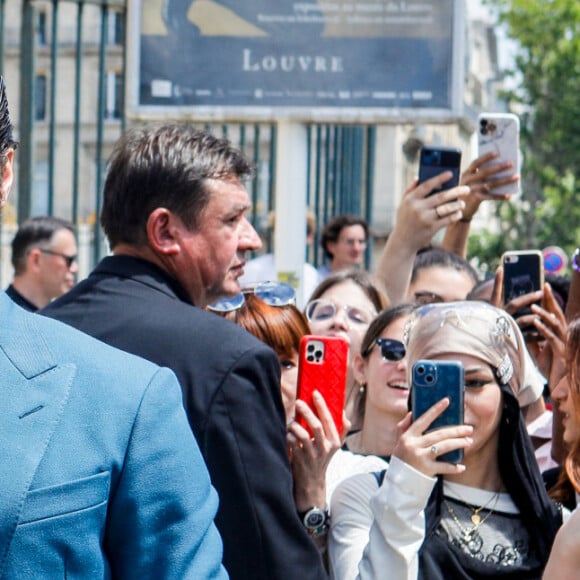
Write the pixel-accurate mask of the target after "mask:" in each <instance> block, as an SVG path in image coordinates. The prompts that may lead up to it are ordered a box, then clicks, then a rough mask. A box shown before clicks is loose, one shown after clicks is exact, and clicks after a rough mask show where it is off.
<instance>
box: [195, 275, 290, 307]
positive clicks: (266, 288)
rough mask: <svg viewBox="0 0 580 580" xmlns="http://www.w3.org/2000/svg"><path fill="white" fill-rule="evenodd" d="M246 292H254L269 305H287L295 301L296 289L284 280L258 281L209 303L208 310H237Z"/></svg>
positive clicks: (242, 302)
mask: <svg viewBox="0 0 580 580" xmlns="http://www.w3.org/2000/svg"><path fill="white" fill-rule="evenodd" d="M246 294H255V295H256V296H257V297H258V298H260V300H262V301H263V302H265V303H266V304H268V305H269V306H288V305H289V304H295V303H296V290H294V288H293V287H292V286H290V284H286V283H285V282H260V283H259V284H256V285H255V286H254V287H253V288H245V289H244V290H242V291H241V292H240V293H239V294H236V295H235V296H234V297H233V298H222V299H221V300H218V301H217V302H214V303H213V304H210V305H209V306H208V307H207V308H208V310H213V311H214V312H233V311H234V310H239V309H240V308H241V307H242V305H243V304H244V302H245V301H246V298H245V295H246Z"/></svg>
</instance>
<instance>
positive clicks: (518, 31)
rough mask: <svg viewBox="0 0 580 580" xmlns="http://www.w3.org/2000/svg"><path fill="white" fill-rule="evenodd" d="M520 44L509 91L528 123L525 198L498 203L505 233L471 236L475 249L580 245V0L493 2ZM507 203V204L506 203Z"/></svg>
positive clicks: (491, 251) (484, 252)
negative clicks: (512, 84) (478, 237)
mask: <svg viewBox="0 0 580 580" xmlns="http://www.w3.org/2000/svg"><path fill="white" fill-rule="evenodd" d="M487 4H488V5H491V6H493V7H495V8H496V9H497V14H498V21H499V23H501V24H502V25H504V26H505V28H506V31H507V34H508V36H509V37H510V38H512V39H514V40H515V41H516V43H517V47H518V48H517V56H516V61H515V67H514V69H513V70H510V71H506V74H507V75H509V76H511V77H512V78H513V80H514V81H515V87H516V88H515V89H513V90H510V91H508V92H507V93H506V94H505V96H506V98H507V100H508V102H509V104H510V108H511V109H512V110H513V111H514V112H516V113H519V114H520V120H521V121H522V132H521V147H522V152H523V158H524V164H523V167H522V190H523V195H522V198H521V199H520V200H514V201H511V202H504V203H503V204H500V205H499V206H498V208H497V212H498V215H499V217H500V218H501V219H502V226H501V232H500V233H499V234H496V235H491V234H484V235H483V236H482V237H481V238H480V239H477V238H476V237H474V239H473V240H471V241H470V252H471V251H472V252H473V253H474V255H479V256H481V257H482V258H483V259H484V260H485V259H486V258H487V257H492V256H493V257H495V256H497V255H498V253H496V252H498V251H499V253H501V251H503V250H504V249H522V248H534V247H535V248H543V247H546V246H549V245H554V244H556V245H559V246H562V247H563V248H564V249H565V250H567V251H568V252H569V253H571V251H572V250H573V249H574V248H575V247H577V246H579V245H580V187H579V185H580V184H579V170H580V2H578V0H488V1H487ZM506 206H509V207H506Z"/></svg>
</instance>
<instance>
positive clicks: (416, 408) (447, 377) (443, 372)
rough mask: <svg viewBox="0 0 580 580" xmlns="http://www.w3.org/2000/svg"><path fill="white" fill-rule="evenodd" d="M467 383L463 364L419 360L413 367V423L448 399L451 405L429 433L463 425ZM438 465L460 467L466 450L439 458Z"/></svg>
mask: <svg viewBox="0 0 580 580" xmlns="http://www.w3.org/2000/svg"><path fill="white" fill-rule="evenodd" d="M464 389H465V380H464V376H463V364H462V363H461V362H459V361H438V360H419V361H417V362H416V363H415V364H414V365H413V371H412V388H411V407H412V410H413V421H414V420H416V419H417V418H418V417H420V416H421V415H423V413H425V412H426V411H427V410H428V409H430V408H431V407H432V406H433V405H434V404H435V403H437V402H438V401H440V400H441V399H443V398H444V397H449V399H450V404H449V407H447V409H445V411H444V412H443V413H442V414H441V415H439V417H437V419H435V421H433V423H431V425H430V426H429V428H428V429H427V431H426V432H429V431H434V430H435V429H439V428H441V427H449V426H452V425H463V402H464V397H463V394H464ZM437 460H438V461H445V462H447V463H461V462H462V461H463V449H456V450H454V451H450V452H449V453H444V454H443V455H440V456H438V457H437Z"/></svg>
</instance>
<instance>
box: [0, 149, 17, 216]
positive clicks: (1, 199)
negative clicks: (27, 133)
mask: <svg viewBox="0 0 580 580" xmlns="http://www.w3.org/2000/svg"><path fill="white" fill-rule="evenodd" d="M4 157H5V161H4V164H3V165H2V176H1V178H0V207H2V206H3V205H4V204H5V203H6V200H7V199H8V194H9V193H10V189H11V188H12V183H13V182H14V149H8V151H6V153H5V154H4Z"/></svg>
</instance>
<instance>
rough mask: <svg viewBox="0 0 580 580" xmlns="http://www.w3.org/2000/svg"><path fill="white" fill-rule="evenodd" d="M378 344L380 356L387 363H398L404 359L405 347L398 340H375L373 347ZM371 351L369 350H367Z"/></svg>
mask: <svg viewBox="0 0 580 580" xmlns="http://www.w3.org/2000/svg"><path fill="white" fill-rule="evenodd" d="M375 344H378V345H379V347H380V349H381V356H382V357H383V358H384V359H385V360H388V361H391V362H398V361H400V360H403V359H404V358H405V355H406V354H407V351H406V349H405V345H404V344H403V343H402V342H401V341H400V340H394V339H392V338H377V339H375V342H374V343H373V346H374V345H375ZM371 350H372V346H371V348H370V349H369V350H368V352H369V353H370V351H371Z"/></svg>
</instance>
